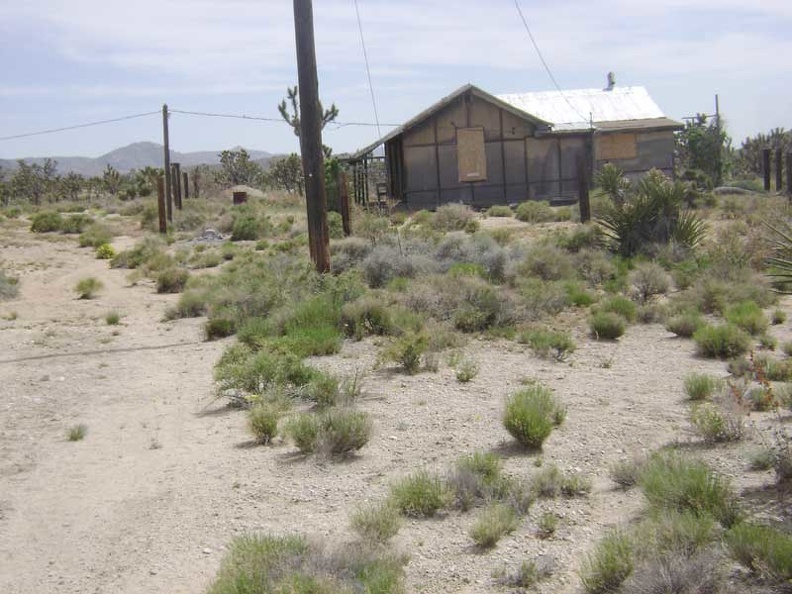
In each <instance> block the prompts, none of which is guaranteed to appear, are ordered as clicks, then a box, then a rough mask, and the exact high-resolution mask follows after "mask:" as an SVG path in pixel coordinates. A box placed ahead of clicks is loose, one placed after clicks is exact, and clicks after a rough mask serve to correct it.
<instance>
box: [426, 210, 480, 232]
mask: <svg viewBox="0 0 792 594" xmlns="http://www.w3.org/2000/svg"><path fill="white" fill-rule="evenodd" d="M475 219H476V213H475V212H473V210H471V208H470V207H469V206H465V205H464V204H444V205H443V206H440V207H438V209H437V211H436V212H435V214H434V216H433V217H432V218H431V220H430V221H429V225H430V226H431V228H432V229H434V230H435V231H446V232H448V231H465V230H468V229H469V228H470V225H471V223H472V222H474V221H475Z"/></svg>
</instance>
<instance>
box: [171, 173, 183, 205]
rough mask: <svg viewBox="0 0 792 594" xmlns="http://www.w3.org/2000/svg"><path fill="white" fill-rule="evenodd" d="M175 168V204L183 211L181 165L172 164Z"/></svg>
mask: <svg viewBox="0 0 792 594" xmlns="http://www.w3.org/2000/svg"><path fill="white" fill-rule="evenodd" d="M171 167H172V168H173V182H172V183H173V186H172V187H173V202H174V204H175V205H176V208H178V209H179V210H181V209H182V193H181V164H180V163H173V164H171Z"/></svg>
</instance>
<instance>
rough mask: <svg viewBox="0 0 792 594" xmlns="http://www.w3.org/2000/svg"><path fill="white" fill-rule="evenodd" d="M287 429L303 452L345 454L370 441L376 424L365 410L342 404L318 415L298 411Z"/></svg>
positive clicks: (332, 454) (328, 454)
mask: <svg viewBox="0 0 792 594" xmlns="http://www.w3.org/2000/svg"><path fill="white" fill-rule="evenodd" d="M286 430H287V433H288V434H289V435H290V436H291V438H292V439H293V440H294V443H295V445H296V446H297V449H298V450H300V452H302V453H303V454H310V453H314V452H316V453H320V454H324V455H327V456H345V455H348V454H351V453H353V452H356V451H357V450H359V449H361V448H362V447H363V446H365V445H366V444H367V443H368V441H369V439H370V438H371V431H372V427H371V421H370V420H369V418H368V416H367V415H366V414H365V413H363V412H359V411H354V410H350V409H344V408H338V409H331V410H327V411H325V412H323V413H321V414H318V415H314V414H311V413H304V414H300V415H297V416H296V417H294V418H293V419H292V420H291V421H290V422H289V423H288V424H287V427H286Z"/></svg>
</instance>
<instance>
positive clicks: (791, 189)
mask: <svg viewBox="0 0 792 594" xmlns="http://www.w3.org/2000/svg"><path fill="white" fill-rule="evenodd" d="M786 182H787V183H786V189H787V194H788V195H789V198H790V200H792V152H790V153H787V154H786Z"/></svg>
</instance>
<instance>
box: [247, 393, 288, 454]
mask: <svg viewBox="0 0 792 594" xmlns="http://www.w3.org/2000/svg"><path fill="white" fill-rule="evenodd" d="M282 415H283V406H282V405H281V404H280V403H275V402H260V403H257V404H254V405H253V406H252V407H251V409H250V410H249V411H248V427H249V428H250V432H251V433H252V434H253V436H254V437H255V438H256V440H257V441H258V442H260V443H263V444H264V445H266V444H268V443H269V442H271V441H272V440H273V438H275V437H276V436H277V435H278V421H279V420H280V418H281V416H282Z"/></svg>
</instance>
